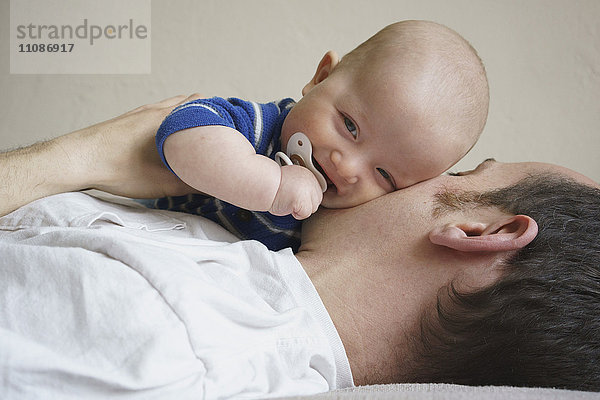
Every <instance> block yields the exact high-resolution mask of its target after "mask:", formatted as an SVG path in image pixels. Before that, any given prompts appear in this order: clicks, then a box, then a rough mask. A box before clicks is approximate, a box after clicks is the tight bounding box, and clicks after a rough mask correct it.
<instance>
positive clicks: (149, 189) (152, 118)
mask: <svg viewBox="0 0 600 400" xmlns="http://www.w3.org/2000/svg"><path fill="white" fill-rule="evenodd" d="M197 98H200V96H199V95H192V96H189V97H186V96H177V97H173V98H170V99H166V100H163V101H161V102H159V103H156V104H149V105H145V106H142V107H139V108H136V109H135V110H132V111H129V112H127V113H125V114H123V115H121V116H119V117H116V118H113V119H111V120H109V121H105V122H101V123H99V124H96V125H93V126H91V127H88V128H84V129H81V130H78V131H75V132H72V133H70V134H67V135H64V136H60V137H58V138H56V139H53V140H50V141H48V142H44V143H38V144H35V145H33V146H30V147H27V148H24V149H19V150H15V151H11V152H7V153H3V154H0V215H4V214H7V213H9V212H10V211H13V210H15V209H16V208H18V207H20V206H22V205H24V204H27V203H29V202H31V201H33V200H37V199H39V198H41V197H45V196H49V195H52V194H56V193H62V192H68V191H77V190H83V189H90V188H95V189H100V190H104V191H107V192H110V193H113V194H116V195H122V196H127V197H134V198H135V197H138V198H143V197H150V198H152V197H161V196H166V195H182V194H186V193H190V192H193V191H194V190H193V189H191V188H190V187H189V186H187V185H186V184H185V183H183V182H182V181H180V180H179V179H178V178H177V177H176V176H175V175H173V174H172V173H171V172H170V171H169V170H168V169H167V167H165V166H164V165H163V164H162V162H161V160H160V157H159V155H158V152H157V151H156V146H155V145H154V135H155V134H156V130H157V129H158V127H159V125H160V123H161V122H162V120H163V119H164V118H165V116H166V115H167V114H168V113H169V112H170V111H171V110H172V109H173V108H174V107H176V106H178V105H179V104H183V103H184V102H187V101H191V100H194V99H197Z"/></svg>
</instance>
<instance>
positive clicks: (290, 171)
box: [269, 165, 323, 219]
mask: <svg viewBox="0 0 600 400" xmlns="http://www.w3.org/2000/svg"><path fill="white" fill-rule="evenodd" d="M322 200H323V192H322V191H321V187H320V186H319V182H318V181H317V178H315V176H314V175H313V174H312V172H310V171H309V170H308V169H307V168H304V167H300V166H298V165H284V166H283V167H281V182H280V183H279V190H277V194H276V195H275V199H274V200H273V205H272V206H271V209H270V210H269V212H270V213H271V214H274V215H288V214H292V216H293V217H294V218H296V219H305V218H308V217H310V215H311V214H312V213H314V212H315V211H317V208H319V204H321V201H322Z"/></svg>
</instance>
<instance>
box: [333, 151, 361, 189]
mask: <svg viewBox="0 0 600 400" xmlns="http://www.w3.org/2000/svg"><path fill="white" fill-rule="evenodd" d="M331 162H332V163H333V165H334V166H335V168H336V170H337V173H338V175H340V176H341V177H342V178H343V179H344V180H345V181H346V182H347V183H349V184H351V185H352V184H355V183H356V182H358V175H359V172H360V160H358V159H357V158H356V157H352V156H350V155H348V154H345V155H342V153H341V152H339V151H338V150H333V151H332V152H331Z"/></svg>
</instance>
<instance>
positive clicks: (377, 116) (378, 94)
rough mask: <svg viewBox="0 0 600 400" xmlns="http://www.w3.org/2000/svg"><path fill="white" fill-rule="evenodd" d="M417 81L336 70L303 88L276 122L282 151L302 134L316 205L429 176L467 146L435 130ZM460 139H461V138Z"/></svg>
mask: <svg viewBox="0 0 600 400" xmlns="http://www.w3.org/2000/svg"><path fill="white" fill-rule="evenodd" d="M421 90H422V89H421V88H419V85H418V84H417V82H406V79H390V77H389V75H388V74H386V73H385V71H376V72H374V71H359V72H356V71H354V70H346V69H343V70H338V71H336V72H335V73H333V74H330V75H329V76H328V77H327V78H326V79H324V80H323V81H321V82H320V83H318V84H316V85H314V86H312V87H307V88H305V91H304V92H303V93H304V97H303V98H302V99H301V100H300V101H299V102H298V103H297V104H296V105H295V106H294V107H293V108H292V110H291V111H290V113H289V115H288V116H287V118H286V119H285V121H284V124H283V128H282V133H281V140H282V145H283V147H284V148H283V150H284V151H285V150H286V144H287V142H288V140H289V138H290V136H291V135H292V134H294V133H296V132H303V133H304V134H305V135H306V136H308V138H309V139H310V141H311V143H312V146H313V157H314V160H313V161H314V164H315V166H316V167H317V169H319V170H320V171H321V172H322V173H323V176H324V177H325V179H326V180H327V184H328V185H327V191H326V192H325V193H324V194H323V202H322V205H323V206H325V207H328V208H348V207H353V206H356V205H359V204H362V203H364V202H367V201H369V200H372V199H374V198H376V197H379V196H382V195H384V194H386V193H389V192H392V191H394V190H397V189H402V188H405V187H407V186H410V185H413V184H415V183H418V182H421V181H423V180H426V179H429V178H432V177H435V176H437V175H439V174H441V173H442V172H444V171H445V170H446V169H448V168H449V167H450V166H452V165H453V164H454V163H455V162H456V161H457V160H458V159H459V158H460V157H461V156H462V155H463V154H464V153H465V152H466V151H467V150H468V148H469V147H470V143H467V142H468V141H467V139H466V138H463V139H462V140H461V139H459V140H456V139H453V140H451V139H449V138H448V137H446V136H447V135H443V134H441V133H440V132H436V129H435V126H438V124H434V123H432V121H431V120H430V118H428V116H427V115H422V114H424V112H423V111H422V110H423V107H422V104H421V103H422V102H421V100H420V98H421V97H422V93H421ZM461 142H462V143H461Z"/></svg>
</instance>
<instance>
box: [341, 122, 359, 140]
mask: <svg viewBox="0 0 600 400" xmlns="http://www.w3.org/2000/svg"><path fill="white" fill-rule="evenodd" d="M344 125H346V129H348V132H350V134H351V135H352V137H353V138H354V139H356V137H357V136H358V132H357V130H356V125H354V122H352V121H351V120H350V119H349V118H348V117H344Z"/></svg>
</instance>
